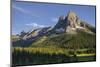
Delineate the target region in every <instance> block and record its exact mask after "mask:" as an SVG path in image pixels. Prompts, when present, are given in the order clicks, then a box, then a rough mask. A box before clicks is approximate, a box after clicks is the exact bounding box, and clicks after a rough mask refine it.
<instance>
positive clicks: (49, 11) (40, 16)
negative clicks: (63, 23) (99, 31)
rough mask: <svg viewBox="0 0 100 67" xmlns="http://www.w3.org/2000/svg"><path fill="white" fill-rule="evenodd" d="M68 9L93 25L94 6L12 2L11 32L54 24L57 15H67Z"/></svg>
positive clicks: (15, 32)
mask: <svg viewBox="0 0 100 67" xmlns="http://www.w3.org/2000/svg"><path fill="white" fill-rule="evenodd" d="M69 10H71V11H74V12H76V14H77V15H78V17H79V18H80V19H81V20H84V21H86V22H88V23H89V24H91V25H93V26H95V6H81V5H68V4H66V5H64V4H46V3H34V2H12V34H17V33H20V32H21V31H22V30H26V31H28V30H30V29H32V28H38V27H48V26H54V25H55V24H56V23H57V21H58V18H59V16H67V13H68V12H69Z"/></svg>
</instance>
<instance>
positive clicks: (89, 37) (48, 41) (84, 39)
mask: <svg viewBox="0 0 100 67" xmlns="http://www.w3.org/2000/svg"><path fill="white" fill-rule="evenodd" d="M49 46H53V47H62V48H67V49H84V48H95V46H96V45H95V34H89V33H86V32H83V31H81V32H79V33H78V34H75V35H72V34H66V33H64V34H58V35H51V36H43V37H41V38H39V39H37V40H35V42H33V43H32V45H31V46H30V47H49Z"/></svg>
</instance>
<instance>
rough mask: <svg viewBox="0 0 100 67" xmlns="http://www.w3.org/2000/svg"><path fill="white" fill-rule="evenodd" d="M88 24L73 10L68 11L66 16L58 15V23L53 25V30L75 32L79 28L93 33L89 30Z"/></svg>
mask: <svg viewBox="0 0 100 67" xmlns="http://www.w3.org/2000/svg"><path fill="white" fill-rule="evenodd" d="M89 26H90V25H89V24H87V23H84V22H83V21H82V20H81V19H79V17H78V16H77V15H76V13H75V12H73V11H69V12H68V14H67V16H65V17H64V16H60V17H59V20H58V23H57V24H56V25H55V26H54V28H53V30H54V31H56V32H59V33H62V32H63V33H71V34H72V33H77V32H78V31H79V30H84V31H85V32H88V33H93V32H92V31H91V30H89V28H88V27H89Z"/></svg>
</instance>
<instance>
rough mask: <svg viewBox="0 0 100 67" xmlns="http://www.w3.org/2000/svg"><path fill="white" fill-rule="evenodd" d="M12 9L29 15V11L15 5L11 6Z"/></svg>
mask: <svg viewBox="0 0 100 67" xmlns="http://www.w3.org/2000/svg"><path fill="white" fill-rule="evenodd" d="M12 8H14V9H16V10H18V11H20V12H22V13H30V11H28V10H25V9H24V8H22V7H19V6H16V5H12Z"/></svg>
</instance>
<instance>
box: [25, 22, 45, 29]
mask: <svg viewBox="0 0 100 67" xmlns="http://www.w3.org/2000/svg"><path fill="white" fill-rule="evenodd" d="M26 25H27V26H32V27H33V28H43V27H45V25H40V24H37V23H28V24H26Z"/></svg>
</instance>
